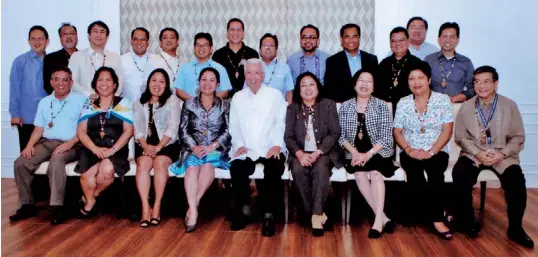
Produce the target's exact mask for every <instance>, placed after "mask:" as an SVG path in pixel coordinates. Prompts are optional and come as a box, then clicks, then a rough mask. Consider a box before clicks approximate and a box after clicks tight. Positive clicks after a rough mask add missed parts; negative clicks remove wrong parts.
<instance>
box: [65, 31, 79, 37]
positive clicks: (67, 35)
mask: <svg viewBox="0 0 538 257" xmlns="http://www.w3.org/2000/svg"><path fill="white" fill-rule="evenodd" d="M76 35H77V33H75V32H71V33H62V37H74V36H76Z"/></svg>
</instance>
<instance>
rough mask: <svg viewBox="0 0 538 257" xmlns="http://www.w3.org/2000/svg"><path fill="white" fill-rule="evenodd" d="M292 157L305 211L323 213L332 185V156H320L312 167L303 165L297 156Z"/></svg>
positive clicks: (293, 174)
mask: <svg viewBox="0 0 538 257" xmlns="http://www.w3.org/2000/svg"><path fill="white" fill-rule="evenodd" d="M290 159H291V160H290V169H291V174H292V176H293V180H294V181H295V186H296V187H297V190H298V191H299V194H300V195H301V199H302V200H303V205H304V210H305V212H306V213H307V214H315V215H321V214H322V213H323V206H324V205H325V201H327V196H328V194H329V187H330V185H331V181H330V178H331V174H332V171H331V170H332V168H333V166H334V165H333V162H332V160H331V157H330V156H328V155H323V156H320V157H319V158H318V160H316V162H314V164H312V167H303V166H301V163H300V162H299V160H297V158H295V157H290Z"/></svg>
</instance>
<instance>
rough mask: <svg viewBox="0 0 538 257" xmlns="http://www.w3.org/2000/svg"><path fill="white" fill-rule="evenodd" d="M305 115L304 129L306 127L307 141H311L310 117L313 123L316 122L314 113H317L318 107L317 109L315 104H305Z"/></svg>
mask: <svg viewBox="0 0 538 257" xmlns="http://www.w3.org/2000/svg"><path fill="white" fill-rule="evenodd" d="M302 109H303V117H304V118H305V119H304V129H305V134H306V137H305V139H306V141H307V142H308V141H310V139H311V138H310V135H309V134H308V124H309V123H310V122H309V121H310V119H312V123H314V121H315V119H314V114H316V109H315V106H314V105H312V107H308V106H306V105H304V104H303V108H302Z"/></svg>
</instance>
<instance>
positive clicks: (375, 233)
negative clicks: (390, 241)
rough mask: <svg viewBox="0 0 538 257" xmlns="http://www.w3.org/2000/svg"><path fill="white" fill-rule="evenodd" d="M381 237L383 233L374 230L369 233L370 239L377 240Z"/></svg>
mask: <svg viewBox="0 0 538 257" xmlns="http://www.w3.org/2000/svg"><path fill="white" fill-rule="evenodd" d="M380 237H381V232H379V231H377V230H375V229H373V228H372V229H370V231H368V238H371V239H375V238H380Z"/></svg>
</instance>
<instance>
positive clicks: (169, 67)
mask: <svg viewBox="0 0 538 257" xmlns="http://www.w3.org/2000/svg"><path fill="white" fill-rule="evenodd" d="M159 55H160V56H161V58H163V61H164V63H166V66H168V69H169V70H170V72H172V73H173V74H174V78H172V84H173V83H174V82H176V77H177V72H178V71H179V65H180V61H179V57H177V56H176V57H175V58H176V59H177V67H176V70H175V71H174V70H173V69H172V66H170V64H169V63H168V61H167V60H166V58H164V56H163V54H162V53H160V54H159ZM172 58H174V57H172Z"/></svg>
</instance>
